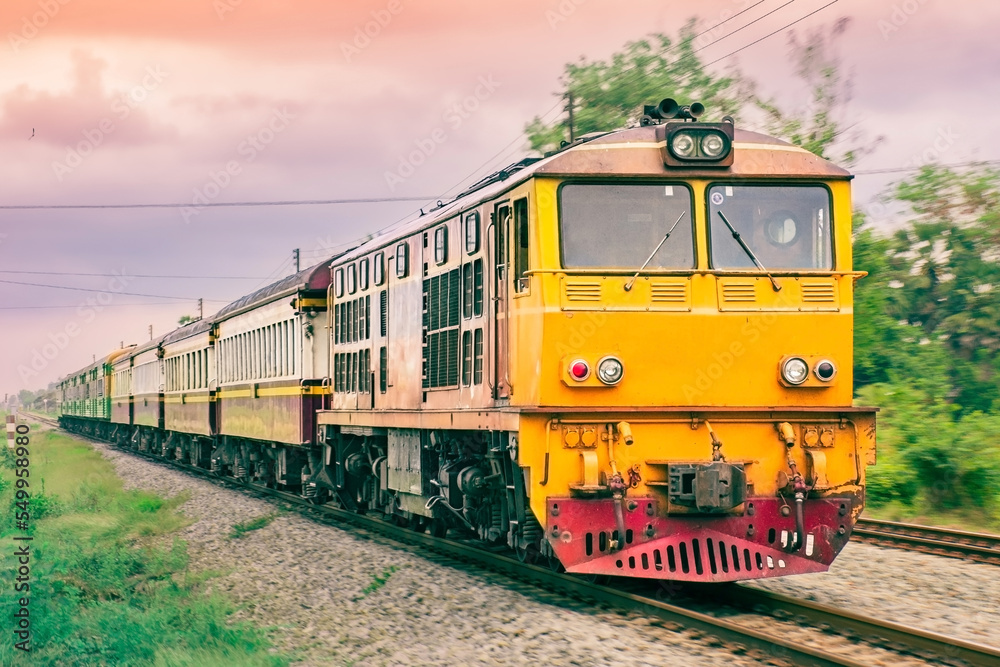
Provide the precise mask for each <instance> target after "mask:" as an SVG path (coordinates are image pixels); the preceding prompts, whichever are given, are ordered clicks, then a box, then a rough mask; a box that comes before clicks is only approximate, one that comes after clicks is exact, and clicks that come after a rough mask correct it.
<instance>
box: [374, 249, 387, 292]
mask: <svg viewBox="0 0 1000 667" xmlns="http://www.w3.org/2000/svg"><path fill="white" fill-rule="evenodd" d="M374 273H375V275H374V277H373V279H374V281H375V284H376V285H382V284H384V283H385V253H384V252H377V253H375V270H374Z"/></svg>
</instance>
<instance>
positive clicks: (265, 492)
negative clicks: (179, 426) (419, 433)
mask: <svg viewBox="0 0 1000 667" xmlns="http://www.w3.org/2000/svg"><path fill="white" fill-rule="evenodd" d="M24 416H26V417H28V418H31V419H35V420H37V421H40V422H42V423H46V424H49V425H51V426H54V427H57V428H58V427H59V424H58V422H57V421H56V420H54V419H51V418H48V417H40V416H36V415H31V414H27V415H24ZM121 451H125V452H128V453H131V454H137V455H139V456H142V457H144V458H147V459H149V460H151V461H153V462H156V463H159V464H161V465H167V464H169V465H172V466H175V467H179V468H183V469H184V470H186V471H188V472H191V473H192V474H195V475H198V476H200V477H204V478H209V479H212V480H214V481H216V482H220V483H224V484H226V485H228V486H231V487H233V488H237V489H242V490H245V491H249V492H251V493H254V494H257V495H259V496H265V497H270V498H273V499H275V500H278V501H280V502H284V503H287V504H290V505H294V506H297V507H300V508H302V509H303V510H304V512H305V513H306V514H308V515H310V516H311V517H312V518H314V519H316V520H319V521H321V522H323V523H331V524H337V525H341V526H343V525H344V524H347V525H351V526H355V527H358V528H362V529H364V530H367V531H370V532H373V533H376V534H379V535H381V536H383V537H385V538H388V539H390V540H392V541H395V542H397V543H401V544H405V545H412V546H417V547H419V548H420V550H421V552H422V553H425V554H426V553H428V552H431V553H434V554H436V555H438V556H443V557H446V558H449V559H453V560H454V561H457V562H459V563H462V564H471V565H474V566H477V567H480V568H484V569H488V570H491V571H494V572H498V573H501V574H504V575H506V576H509V577H511V578H513V579H516V580H519V581H523V582H526V583H530V584H532V585H534V586H537V587H540V588H543V589H545V590H548V591H552V592H556V593H558V594H561V595H565V596H568V597H571V598H575V599H580V600H583V601H585V602H588V603H589V604H593V605H601V606H607V607H609V608H612V609H615V610H618V611H620V612H622V613H633V614H635V613H638V614H640V615H642V616H645V617H647V618H650V619H656V623H657V624H658V625H661V626H662V627H665V628H667V629H669V630H673V631H677V632H680V631H687V632H688V633H689V634H693V635H695V636H704V635H710V636H711V637H714V638H715V640H714V641H715V642H716V643H720V642H721V644H722V645H723V646H724V647H726V648H728V649H729V650H731V651H732V652H733V653H736V654H740V655H746V656H748V657H751V658H755V659H759V660H761V661H763V662H767V663H769V664H775V665H788V666H789V667H794V666H799V665H803V666H816V667H833V666H839V667H862V666H864V665H867V664H868V663H866V662H862V661H859V660H857V659H855V658H854V657H852V656H850V655H841V654H838V653H834V652H831V651H829V650H826V649H825V648H822V647H818V646H814V645H806V644H804V643H801V642H797V641H793V640H788V639H783V638H781V637H780V636H777V635H778V633H777V632H764V631H760V630H756V629H753V628H751V627H748V626H747V625H746V624H744V623H740V622H739V621H734V620H730V619H727V618H724V617H719V616H714V615H712V614H707V613H702V612H699V611H695V610H694V609H692V608H690V607H686V606H682V605H680V604H675V603H668V602H665V601H662V600H659V599H657V596H656V594H655V591H654V592H651V591H649V590H648V585H647V588H646V589H645V590H643V588H642V586H641V584H636V582H635V580H627V581H622V582H614V583H616V584H619V583H620V586H619V587H611V586H607V585H602V584H600V583H594V582H590V581H587V580H586V579H583V578H581V577H579V576H576V575H570V574H565V573H560V572H555V571H553V570H552V569H550V568H547V567H539V566H536V565H530V564H524V563H521V562H519V561H518V560H517V559H516V558H515V557H513V556H512V555H510V554H507V553H497V552H493V551H489V550H486V549H484V548H482V547H481V546H480V545H477V544H473V543H468V542H463V541H460V540H454V539H445V538H435V537H432V536H430V535H427V534H424V533H419V532H415V531H413V530H410V529H407V528H402V527H399V526H396V525H394V524H392V523H390V522H387V521H385V520H383V519H379V518H374V517H370V516H364V515H358V514H355V513H353V512H348V511H346V510H342V509H339V508H337V507H333V506H330V505H315V504H313V503H311V502H310V501H309V500H307V499H304V498H302V497H300V496H298V495H295V494H290V493H287V492H284V491H280V490H276V489H268V488H263V487H259V486H256V485H251V484H247V483H244V482H241V481H238V480H235V479H231V478H220V477H217V476H215V475H213V474H212V473H210V472H209V471H207V470H203V469H201V468H197V467H194V466H191V465H187V464H184V463H180V462H176V461H167V460H164V459H163V458H162V457H158V456H155V455H152V454H149V453H145V452H138V451H136V450H132V449H126V450H121ZM703 590H704V589H703ZM711 599H712V601H713V602H718V603H723V604H729V605H733V606H736V607H743V608H746V609H749V610H752V612H753V613H756V614H760V615H763V616H771V617H773V618H775V619H777V620H779V621H787V622H792V623H796V624H798V625H804V626H811V627H814V628H817V629H820V630H822V631H824V632H826V633H829V634H839V635H842V636H845V637H848V638H849V639H851V640H852V641H863V642H867V643H869V644H871V645H872V646H875V647H878V648H881V649H887V650H890V651H893V652H896V653H899V654H902V655H912V656H915V657H917V658H920V659H922V660H926V661H928V662H931V663H940V664H947V665H971V666H976V667H978V666H983V667H987V666H995V665H998V664H1000V650H998V649H995V648H992V647H988V646H983V645H979V644H974V643H971V642H965V641H962V640H959V639H955V638H951V637H947V636H944V635H939V634H936V633H932V632H926V631H923V630H919V629H916V628H910V627H906V626H903V625H899V624H895V623H890V622H887V621H883V620H880V619H875V618H870V617H865V616H862V615H860V614H854V613H852V612H848V611H845V610H840V609H835V608H833V607H827V606H824V605H820V604H816V603H812V602H807V601H803V600H797V599H795V598H790V597H787V596H783V595H779V594H775V593H771V592H768V591H763V590H760V589H756V588H752V587H748V586H743V585H724V586H719V587H714V588H713V589H712V593H711ZM701 603H704V599H702V600H701Z"/></svg>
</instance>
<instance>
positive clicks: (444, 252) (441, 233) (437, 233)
mask: <svg viewBox="0 0 1000 667" xmlns="http://www.w3.org/2000/svg"><path fill="white" fill-rule="evenodd" d="M434 261H435V262H436V263H437V264H438V265H439V266H440V265H441V264H444V263H445V262H447V261H448V226H447V225H441V226H440V227H438V228H437V229H435V230H434Z"/></svg>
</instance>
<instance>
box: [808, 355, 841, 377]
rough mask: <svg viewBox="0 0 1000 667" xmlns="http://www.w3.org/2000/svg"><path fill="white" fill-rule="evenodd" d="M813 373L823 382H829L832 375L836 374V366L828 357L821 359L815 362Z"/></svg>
mask: <svg viewBox="0 0 1000 667" xmlns="http://www.w3.org/2000/svg"><path fill="white" fill-rule="evenodd" d="M813 373H815V374H816V377H818V378H819V379H820V380H822V381H823V382H829V381H830V380H832V379H833V376H834V375H836V374H837V367H836V366H835V365H834V364H833V362H832V361H830V360H829V359H823V360H822V361H820V362H819V363H818V364H816V368H814V369H813Z"/></svg>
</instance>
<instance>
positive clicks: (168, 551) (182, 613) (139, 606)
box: [0, 434, 289, 667]
mask: <svg viewBox="0 0 1000 667" xmlns="http://www.w3.org/2000/svg"><path fill="white" fill-rule="evenodd" d="M78 444H79V443H77V442H75V441H73V440H70V439H69V438H66V437H65V436H61V435H58V434H53V435H51V436H46V437H38V438H37V439H36V438H34V437H33V448H34V451H33V458H32V479H34V478H35V473H36V471H37V472H38V473H39V475H42V474H44V476H45V478H46V480H47V484H46V487H47V488H46V490H45V491H42V489H41V487H40V486H39V488H38V489H37V490H35V489H33V496H32V500H31V503H32V525H33V537H34V539H33V541H32V542H31V543H30V544H31V559H32V560H31V589H30V591H28V592H27V594H28V595H30V598H31V603H30V611H31V628H32V633H33V635H32V648H33V650H32V652H31V654H30V655H24V654H22V652H21V651H17V650H16V649H14V647H13V645H12V642H11V641H9V639H8V641H4V642H0V664H2V665H11V666H18V665H32V666H34V665H147V666H150V667H153V666H159V665H222V664H227V665H235V664H238V665H253V666H257V665H260V666H264V665H287V664H288V662H289V659H288V657H287V656H283V655H280V654H272V653H271V650H270V642H269V640H268V637H267V634H266V633H265V632H264V631H262V630H260V629H257V628H255V627H253V626H251V625H250V624H248V623H245V622H237V621H234V620H233V613H234V611H235V608H234V607H233V606H232V604H230V603H229V602H228V601H227V600H226V599H225V598H223V597H222V596H220V595H217V594H209V593H207V592H206V590H205V586H204V578H203V577H200V576H195V575H191V574H189V573H188V570H187V568H188V555H187V549H186V545H185V544H184V542H182V541H180V540H177V539H170V535H171V534H172V533H173V532H174V531H176V530H178V529H179V528H181V527H183V526H184V525H185V524H186V523H187V520H186V519H185V518H184V517H183V516H182V515H181V514H179V513H178V511H177V508H178V507H179V505H181V504H183V503H184V502H185V501H186V500H187V497H186V496H183V495H181V496H176V497H174V498H169V499H164V498H160V497H158V496H156V495H154V494H151V493H148V492H145V491H123V490H122V488H121V483H120V481H118V480H117V478H116V477H115V476H114V474H113V469H112V468H111V466H110V464H109V463H108V462H107V461H105V460H104V459H102V458H101V457H100V456H99V455H98V454H97V453H96V452H94V451H93V450H91V449H90V448H81V447H78V446H77V445H78ZM60 455H62V456H60ZM35 461H37V462H38V463H37V464H36V463H35ZM82 471H85V472H83V474H80V473H81V472H82ZM0 479H2V480H4V481H5V482H6V483H5V485H4V490H2V491H0V506H2V507H9V506H10V503H11V502H12V500H13V498H12V493H13V489H12V488H10V487H11V485H10V483H9V482H10V481H11V480H12V479H13V474H12V473H11V472H10V471H9V470H6V469H4V470H0ZM39 479H40V477H39ZM81 479H83V480H86V481H81ZM2 516H3V517H4V521H3V522H2V523H0V539H2V541H4V542H9V535H10V533H11V532H13V526H11V525H10V524H9V521H7V520H6V519H7V514H6V512H5V513H4V514H3V515H2ZM151 538H156V539H151ZM12 551H13V550H12V549H5V550H4V551H3V553H2V554H0V580H3V581H14V577H15V574H14V573H15V571H16V568H17V562H16V560H15V558H14V557H13V555H12ZM16 605H17V598H16V597H15V596H13V595H4V596H2V597H0V616H3V617H4V618H12V617H13V616H12V615H13V613H14V611H15V606H16Z"/></svg>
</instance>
